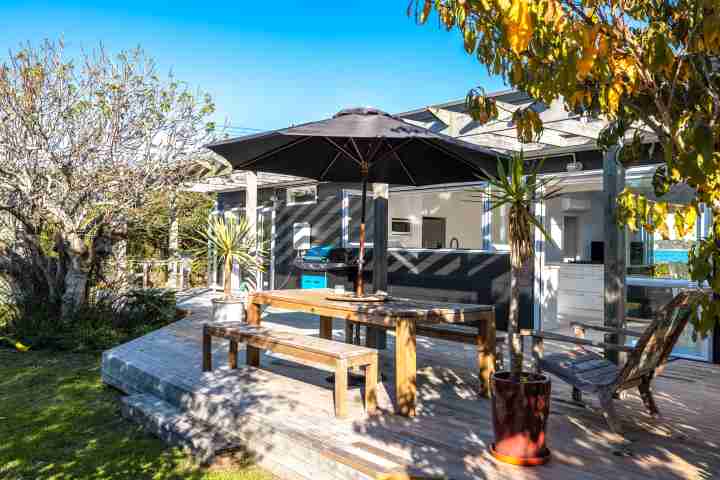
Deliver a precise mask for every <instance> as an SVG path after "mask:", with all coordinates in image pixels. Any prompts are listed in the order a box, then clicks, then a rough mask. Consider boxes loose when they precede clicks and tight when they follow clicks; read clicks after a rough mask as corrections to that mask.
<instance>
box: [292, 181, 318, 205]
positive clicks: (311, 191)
mask: <svg viewBox="0 0 720 480" xmlns="http://www.w3.org/2000/svg"><path fill="white" fill-rule="evenodd" d="M315 202H317V186H316V185H308V186H304V187H291V188H288V189H287V205H306V204H309V203H315Z"/></svg>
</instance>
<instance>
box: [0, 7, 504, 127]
mask: <svg viewBox="0 0 720 480" xmlns="http://www.w3.org/2000/svg"><path fill="white" fill-rule="evenodd" d="M406 7H407V0H354V1H353V0H348V1H343V2H340V1H333V0H276V1H270V0H265V1H252V0H235V1H233V2H226V1H222V0H206V1H199V0H198V1H192V2H191V1H173V2H154V1H151V0H146V1H134V0H126V1H123V2H90V1H57V0H56V1H32V0H26V1H11V2H8V1H7V0H6V1H5V2H2V3H0V18H2V23H3V28H2V29H0V46H2V47H3V49H4V50H3V54H4V55H3V56H5V55H6V52H7V51H8V50H9V49H16V48H17V46H18V45H19V43H21V42H24V41H31V42H33V43H38V42H40V41H42V40H43V39H46V38H48V39H57V38H59V37H61V36H62V38H64V40H65V42H66V43H67V44H68V45H69V47H70V49H72V51H79V49H80V48H86V49H89V48H92V47H94V46H97V45H98V42H101V41H102V42H103V44H104V45H105V46H106V48H107V49H108V50H110V51H117V50H120V49H127V48H132V47H135V46H137V45H141V46H142V47H143V48H144V49H145V50H146V51H147V52H148V53H149V54H150V55H151V56H153V57H154V58H155V59H156V61H157V62H158V65H159V67H160V70H161V71H162V72H167V71H168V70H169V69H172V70H173V72H174V73H175V75H176V77H177V78H178V79H181V80H184V81H187V82H189V83H190V84H191V85H193V86H194V87H199V88H201V89H203V90H205V91H207V92H209V93H210V94H211V95H212V96H213V98H214V99H215V102H216V105H217V115H216V117H217V118H216V120H217V121H218V122H219V123H220V124H222V123H224V121H225V119H228V120H229V123H230V124H231V125H232V126H234V127H243V128H251V129H271V128H279V127H283V126H286V125H288V124H290V123H300V122H303V121H308V120H315V119H320V118H323V117H326V116H330V115H332V114H333V113H335V112H336V111H337V110H339V109H340V108H343V107H346V106H358V105H371V106H375V107H378V108H382V109H384V110H386V111H389V112H399V111H405V110H409V109H413V108H419V107H423V106H426V105H429V104H433V103H439V102H444V101H448V100H453V99H457V98H462V97H464V95H465V94H466V93H467V91H468V89H469V88H471V87H474V86H477V85H483V86H484V87H485V88H486V89H487V90H489V91H492V90H499V89H503V88H504V86H503V84H502V82H501V80H499V79H497V78H489V77H488V76H487V73H486V72H485V68H484V67H483V66H482V65H480V64H479V63H478V62H477V61H476V60H475V59H474V58H472V57H470V56H468V55H466V54H465V52H464V51H463V48H462V42H461V41H460V38H459V36H458V33H457V32H455V31H453V32H450V33H447V32H445V31H444V30H443V29H440V28H438V27H437V22H435V19H434V18H433V20H432V22H429V24H428V25H425V26H422V27H421V26H417V25H415V24H414V22H413V21H412V20H411V19H409V18H408V17H406V15H405V9H406ZM234 133H242V131H240V130H235V132H234Z"/></svg>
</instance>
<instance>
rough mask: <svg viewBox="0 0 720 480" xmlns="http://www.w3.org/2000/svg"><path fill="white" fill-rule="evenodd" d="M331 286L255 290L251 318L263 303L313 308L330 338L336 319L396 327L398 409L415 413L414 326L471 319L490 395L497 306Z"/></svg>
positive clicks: (304, 309)
mask: <svg viewBox="0 0 720 480" xmlns="http://www.w3.org/2000/svg"><path fill="white" fill-rule="evenodd" d="M332 295H333V290H330V289H305V290H270V291H263V292H256V293H254V294H252V295H251V296H250V299H249V302H248V309H247V310H248V312H247V320H248V323H250V324H253V325H260V318H261V313H262V311H261V310H262V307H263V306H264V305H266V306H272V307H275V308H280V309H284V310H293V311H300V312H306V313H314V314H317V315H319V316H320V336H321V337H322V338H327V339H330V338H331V337H332V319H333V318H339V319H342V320H345V321H350V322H355V323H361V324H366V325H370V326H379V327H382V328H386V329H392V330H395V393H396V400H397V406H396V409H397V412H398V413H399V414H401V415H406V416H414V415H415V408H416V402H417V383H416V382H417V380H416V376H417V371H416V325H417V324H418V323H422V324H425V323H427V324H432V323H470V322H471V323H472V324H473V325H474V326H477V329H478V335H477V361H478V367H479V369H480V372H479V376H480V385H481V394H483V395H485V396H489V395H490V377H491V376H492V374H493V372H494V370H495V307H494V306H492V305H475V304H455V303H445V302H433V301H423V300H411V299H404V298H394V297H391V299H390V300H388V301H385V302H368V303H364V302H352V301H347V302H344V301H337V300H329V299H328V298H327V297H328V296H332Z"/></svg>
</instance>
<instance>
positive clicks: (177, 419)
mask: <svg viewBox="0 0 720 480" xmlns="http://www.w3.org/2000/svg"><path fill="white" fill-rule="evenodd" d="M121 401H122V405H121V410H122V414H123V415H124V416H125V417H126V418H129V419H131V420H133V421H135V422H137V423H139V424H140V425H142V426H143V428H144V429H145V430H147V431H149V432H150V433H152V434H153V435H156V436H158V437H159V438H160V439H162V440H163V441H165V442H166V443H169V444H170V445H177V446H180V447H183V448H185V449H187V450H188V451H189V452H190V454H191V455H192V456H193V457H194V458H195V459H196V460H198V461H199V462H200V463H202V464H207V463H210V462H211V461H212V460H213V459H214V458H215V457H217V456H220V455H225V454H229V453H234V452H238V451H241V450H242V446H241V444H240V443H239V442H237V441H235V440H232V439H230V438H228V437H227V436H225V435H224V434H223V433H220V432H219V431H217V430H213V429H212V428H210V426H208V425H207V424H206V423H205V422H202V421H200V420H198V419H196V418H194V417H192V416H190V415H188V414H187V413H183V412H182V411H180V410H179V409H178V408H176V407H173V406H172V405H170V404H169V403H167V402H165V401H164V400H161V399H159V398H157V397H155V396H153V395H150V394H146V393H142V394H135V395H128V396H126V397H123V398H122V400H121Z"/></svg>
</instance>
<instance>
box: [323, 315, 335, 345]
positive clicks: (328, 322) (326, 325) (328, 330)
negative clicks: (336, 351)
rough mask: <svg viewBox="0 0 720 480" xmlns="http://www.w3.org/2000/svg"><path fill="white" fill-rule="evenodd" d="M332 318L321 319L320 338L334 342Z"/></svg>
mask: <svg viewBox="0 0 720 480" xmlns="http://www.w3.org/2000/svg"><path fill="white" fill-rule="evenodd" d="M332 321H333V319H332V317H320V338H325V339H327V340H332Z"/></svg>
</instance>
